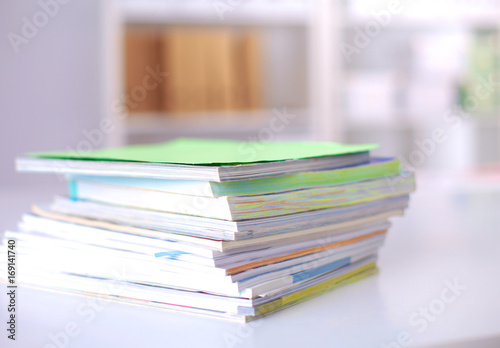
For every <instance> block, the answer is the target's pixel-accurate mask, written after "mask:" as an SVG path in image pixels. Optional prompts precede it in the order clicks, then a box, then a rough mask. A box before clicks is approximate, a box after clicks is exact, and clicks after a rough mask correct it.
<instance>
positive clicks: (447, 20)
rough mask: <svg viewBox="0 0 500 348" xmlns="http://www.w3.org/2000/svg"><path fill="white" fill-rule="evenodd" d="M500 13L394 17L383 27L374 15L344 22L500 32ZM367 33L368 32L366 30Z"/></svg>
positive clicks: (351, 16)
mask: <svg viewBox="0 0 500 348" xmlns="http://www.w3.org/2000/svg"><path fill="white" fill-rule="evenodd" d="M499 17H500V11H496V12H492V13H489V14H487V15H484V16H473V15H471V16H459V17H452V16H443V17H438V16H436V17H434V18H418V17H417V18H415V17H408V16H405V15H393V16H392V17H391V19H390V21H389V23H388V24H386V25H383V24H381V23H380V22H378V21H377V20H376V19H375V17H373V16H372V15H348V17H347V19H346V20H345V21H344V26H345V27H346V28H355V27H363V26H364V25H366V24H367V23H369V22H374V23H378V24H379V26H381V27H382V28H385V29H389V30H391V29H393V30H399V29H424V30H426V29H454V28H458V29H463V28H469V29H489V30H498V29H499V28H500V23H499V22H500V21H499V19H498V18H499ZM365 31H366V30H365Z"/></svg>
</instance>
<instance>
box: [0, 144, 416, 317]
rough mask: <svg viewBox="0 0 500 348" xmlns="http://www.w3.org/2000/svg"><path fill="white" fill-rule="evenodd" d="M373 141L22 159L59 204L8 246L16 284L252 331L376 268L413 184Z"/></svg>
mask: <svg viewBox="0 0 500 348" xmlns="http://www.w3.org/2000/svg"><path fill="white" fill-rule="evenodd" d="M375 146H376V145H372V144H367V145H344V144H338V143H314V142H235V141H228V140H203V139H178V140H174V141H171V142H167V143H162V144H152V145H132V146H127V147H122V148H116V149H104V150H95V151H91V152H85V153H78V152H51V153H32V154H28V155H26V156H25V157H23V158H19V159H18V160H17V167H18V170H20V171H32V172H52V173H56V174H57V175H60V176H62V177H64V178H65V180H67V181H68V183H69V190H68V195H67V196H59V197H55V199H54V200H53V201H52V202H51V203H49V204H38V205H34V206H33V208H32V211H31V212H30V213H29V214H26V215H24V216H23V218H22V220H21V222H20V224H19V228H18V230H17V231H7V232H6V234H5V237H4V243H6V242H5V241H6V240H11V239H14V240H16V241H17V257H18V260H20V261H19V262H22V265H20V267H22V272H19V274H18V276H17V277H18V279H17V280H18V282H19V283H20V284H21V285H25V286H34V287H41V288H44V289H49V290H53V291H63V292H72V293H77V294H81V295H88V296H98V297H102V298H106V299H109V300H115V301H122V302H127V303H136V304H143V305H147V306H155V307H160V308H165V309H169V310H173V311H178V312H185V313H192V314H198V315H204V316H210V317H216V318H221V319H226V320H232V321H237V322H247V321H249V320H252V319H255V318H259V317H262V316H265V315H268V314H270V313H273V312H276V311H278V310H281V309H284V308H287V307H289V306H292V305H294V304H297V303H300V302H302V301H304V300H307V299H309V298H312V297H315V296H317V295H320V294H322V293H325V292H327V291H330V290H331V289H334V288H336V287H338V286H341V285H344V284H347V283H351V282H353V281H356V280H358V279H361V278H364V277H366V276H369V275H372V274H374V273H376V272H377V268H376V261H377V252H378V250H379V248H380V246H381V245H382V244H383V242H384V238H385V236H386V233H387V230H388V228H389V227H390V223H389V221H388V219H389V218H391V217H392V216H395V215H402V214H403V212H404V209H405V208H406V207H407V205H408V200H409V193H411V192H412V191H413V190H414V188H415V186H414V177H413V174H412V173H409V172H404V171H403V172H402V171H401V169H400V163H399V161H398V160H397V159H394V158H375V157H371V156H370V153H369V152H370V150H371V149H373V148H374V147H375ZM4 249H6V248H2V253H5V250H4ZM2 259H4V260H5V259H6V257H3V256H2ZM1 267H6V265H5V264H2V266H1ZM1 274H6V272H2V273H1Z"/></svg>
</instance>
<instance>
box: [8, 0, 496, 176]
mask: <svg viewBox="0 0 500 348" xmlns="http://www.w3.org/2000/svg"><path fill="white" fill-rule="evenodd" d="M499 12H500V2H499V1H497V0H475V1H458V0H457V1H450V0H437V1H427V0H423V1H413V2H411V1H389V2H387V1H373V0H372V1H366V0H344V1H340V0H339V1H305V0H245V1H243V0H240V1H236V0H231V1H229V0H213V1H208V0H189V1H186V0H184V1H181V0H112V1H98V0H87V1H78V0H73V1H63V0H59V1H57V0H42V1H39V2H37V1H4V2H2V4H0V33H2V35H3V40H1V41H0V54H1V62H2V64H0V98H1V103H0V125H1V128H0V129H1V136H0V142H1V144H0V145H1V148H2V151H1V157H0V158H1V163H2V171H1V172H0V182H1V183H2V185H3V186H10V185H13V184H26V183H28V182H30V181H31V182H33V180H34V178H36V183H37V184H40V183H44V182H46V181H44V180H48V181H50V180H53V178H48V177H47V176H40V177H39V176H31V175H27V174H23V175H19V174H15V172H14V158H15V157H16V156H18V155H20V154H22V153H24V152H26V151H45V150H76V151H88V150H91V149H95V148H100V147H105V146H120V145H124V144H135V143H149V142H157V141H165V140H169V139H172V138H175V137H180V136H195V137H210V138H213V137H216V138H232V139H241V140H262V141H265V140H319V141H342V142H351V143H359V142H376V143H379V144H380V147H379V149H378V150H377V151H376V154H378V155H392V156H399V157H400V158H401V159H402V160H403V162H404V163H405V166H406V168H408V169H412V170H413V169H414V170H420V171H432V172H434V171H437V172H443V171H453V172H454V173H455V174H457V175H458V174H459V173H473V175H483V174H484V175H486V176H488V177H491V176H492V175H493V177H495V176H497V174H495V171H496V170H498V166H495V164H496V163H499V159H500V140H499V135H500V116H499V115H500V89H499V84H500V68H499V67H500V63H499V61H500V36H499V29H500V21H499V20H498V18H500V13H499ZM485 173H486V174H485ZM48 181H47V182H48Z"/></svg>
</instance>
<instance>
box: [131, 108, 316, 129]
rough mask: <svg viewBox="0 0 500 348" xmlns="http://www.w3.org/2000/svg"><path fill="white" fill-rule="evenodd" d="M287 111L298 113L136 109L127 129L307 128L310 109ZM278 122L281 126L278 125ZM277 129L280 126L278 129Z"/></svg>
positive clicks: (288, 111)
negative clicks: (284, 116) (285, 116)
mask: <svg viewBox="0 0 500 348" xmlns="http://www.w3.org/2000/svg"><path fill="white" fill-rule="evenodd" d="M279 111H280V112H281V111H282V110H279ZM287 114H289V115H295V117H293V118H292V119H291V120H289V121H285V122H284V121H283V120H281V119H280V117H279V116H277V114H276V113H275V112H274V111H273V110H271V109H269V110H258V111H236V112H235V111H233V112H229V111H228V112H206V113H185V114H172V113H136V114H132V115H129V117H127V120H126V121H125V131H126V133H127V135H147V134H165V135H169V134H174V135H177V134H198V135H210V134H236V133H240V134H241V133H244V134H246V133H254V134H255V135H257V134H258V133H259V131H261V130H262V129H265V128H268V129H270V130H271V131H273V132H274V133H280V132H283V133H301V132H305V131H307V111H306V110H305V109H289V110H287ZM273 119H277V120H278V122H277V121H273ZM276 125H278V126H279V127H276ZM282 126H284V127H282ZM273 128H274V129H275V130H273ZM276 129H280V130H278V131H276Z"/></svg>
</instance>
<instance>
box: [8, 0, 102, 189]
mask: <svg viewBox="0 0 500 348" xmlns="http://www.w3.org/2000/svg"><path fill="white" fill-rule="evenodd" d="M59 1H61V2H63V1H62V0H59ZM49 2H52V0H42V1H40V3H49ZM40 3H39V2H38V1H27V0H16V1H11V0H9V1H1V2H0V149H1V150H0V151H1V152H0V164H1V167H0V168H1V170H0V187H2V186H4V187H5V186H13V185H25V184H36V185H46V184H48V183H52V182H55V181H57V180H56V178H55V176H54V175H49V174H45V175H41V174H24V173H16V172H15V171H14V158H15V157H16V156H18V155H20V154H22V153H24V152H27V151H46V150H66V149H67V147H68V146H71V147H75V146H76V145H77V144H78V142H79V141H81V140H82V139H84V135H83V134H82V131H83V130H85V129H87V130H91V129H94V128H96V127H97V126H98V120H99V119H100V117H101V115H100V112H101V104H100V103H101V99H102V98H101V97H100V96H101V95H102V79H103V74H102V72H101V61H100V57H102V54H101V52H100V50H101V49H102V48H101V47H102V44H101V42H100V40H101V35H100V31H101V10H100V7H101V5H100V1H99V0H70V1H68V2H67V4H64V5H59V10H58V12H57V13H56V14H55V15H54V16H53V17H49V16H47V17H45V18H48V21H47V24H46V25H45V26H43V27H41V28H39V30H38V32H37V33H36V35H34V36H33V37H32V38H29V39H28V42H27V43H22V44H20V45H19V46H18V53H16V52H15V51H14V49H13V47H12V45H11V44H10V42H9V37H8V35H9V33H11V32H12V33H15V34H19V35H21V36H22V26H23V20H22V18H23V17H26V18H27V19H29V20H30V21H32V20H33V16H34V15H36V16H37V19H38V20H43V19H44V16H43V15H41V14H40V11H42V8H41V6H40ZM54 12H55V11H54ZM37 13H38V15H37ZM42 24H43V23H42Z"/></svg>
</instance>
